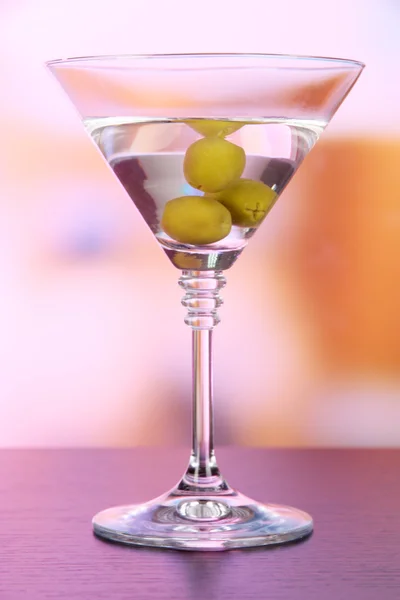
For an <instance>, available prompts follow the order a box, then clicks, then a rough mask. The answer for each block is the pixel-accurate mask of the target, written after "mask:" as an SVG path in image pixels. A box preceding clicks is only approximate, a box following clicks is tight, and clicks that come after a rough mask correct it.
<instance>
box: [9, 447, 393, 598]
mask: <svg viewBox="0 0 400 600" xmlns="http://www.w3.org/2000/svg"><path fill="white" fill-rule="evenodd" d="M218 454H219V462H220V466H221V468H222V471H223V472H224V475H225V476H226V477H227V478H228V480H229V481H230V483H231V485H233V486H234V487H237V488H239V489H240V490H241V491H244V492H245V493H246V494H247V495H249V496H252V497H255V498H257V499H259V500H263V501H270V502H275V503H285V504H292V505H294V506H298V507H299V508H303V509H304V510H307V511H308V512H310V513H311V514H312V515H313V517H314V520H315V532H314V534H313V536H312V537H311V538H309V539H308V540H306V541H303V542H300V543H297V544H290V545H286V546H279V547H270V548H258V549H251V550H233V551H232V550H231V551H227V552H218V553H207V552H205V553H200V552H179V551H175V550H161V549H146V548H135V547H126V546H120V545H117V544H111V543H107V542H103V541H101V540H99V539H97V538H95V537H94V536H93V535H92V533H91V523H90V521H91V517H92V515H93V514H94V513H96V512H97V511H99V510H101V509H103V508H106V507H109V506H113V505H116V504H125V503H127V502H141V501H144V500H146V499H150V498H151V497H154V496H156V495H158V494H160V493H162V492H164V491H166V490H167V489H168V488H170V487H172V486H173V484H174V483H176V481H177V480H178V478H179V476H180V475H181V473H182V471H183V470H184V467H185V466H186V462H187V454H186V453H185V452H184V451H183V450H180V449H165V448H140V449H133V450H2V451H0V508H1V510H0V520H1V522H0V599H1V600H19V599H20V598H21V599H27V600H38V599H40V600H51V599H53V598H57V599H60V600H61V599H65V600H74V599H78V598H79V599H82V600H92V599H96V600H103V599H104V600H105V599H107V600H128V599H129V600H140V599H142V598H143V599H150V598H151V599H152V600H158V599H160V600H164V599H165V600H181V599H184V600H197V599H200V598H201V599H202V600H203V599H205V600H225V599H226V600H228V599H229V600H232V599H238V600H250V599H252V600H253V599H271V600H287V599H291V600H292V599H294V600H297V599H300V600H302V599H303V598H304V599H307V600H331V599H332V600H333V599H335V600H347V599H349V600H350V599H351V600H361V599H362V600H399V598H400V550H399V548H400V512H399V511H400V450H399V451H397V450H264V449H263V450H259V449H248V448H222V449H221V450H220V451H219V453H218Z"/></svg>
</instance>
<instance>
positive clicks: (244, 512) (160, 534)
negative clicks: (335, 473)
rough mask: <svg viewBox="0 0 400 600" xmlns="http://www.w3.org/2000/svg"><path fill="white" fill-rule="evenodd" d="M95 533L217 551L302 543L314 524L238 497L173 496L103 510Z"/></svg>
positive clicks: (163, 545)
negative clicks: (300, 541)
mask: <svg viewBox="0 0 400 600" xmlns="http://www.w3.org/2000/svg"><path fill="white" fill-rule="evenodd" d="M93 528H94V532H95V534H96V535H98V536H100V537H102V538H106V539H108V540H112V541H115V542H121V543H124V544H132V545H139V546H156V547H159V548H174V549H176V550H208V551H214V550H230V549H233V548H249V547H254V546H267V545H270V544H282V543H284V542H291V541H294V540H298V539H301V538H304V537H305V536H307V535H309V534H310V533H311V532H312V529H313V521H312V518H311V517H310V515H308V514H307V513H305V512H302V511H300V510H297V509H295V508H291V507H289V506H275V505H273V504H266V505H264V504H259V503H258V502H254V501H253V500H250V499H249V498H246V496H243V495H242V494H238V493H237V492H230V493H229V494H227V495H210V496H208V495H207V496H205V495H204V496H203V495H201V496H189V495H187V496H186V495H182V494H178V495H177V494H175V493H174V492H171V493H170V494H167V495H165V496H161V497H160V498H157V499H156V500H153V501H151V502H148V503H146V504H136V505H132V506H119V507H116V508H110V509H108V510H104V511H102V512H100V513H98V514H97V515H96V516H95V517H94V519H93Z"/></svg>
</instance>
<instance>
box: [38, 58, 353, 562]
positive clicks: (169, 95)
mask: <svg viewBox="0 0 400 600" xmlns="http://www.w3.org/2000/svg"><path fill="white" fill-rule="evenodd" d="M48 67H49V69H50V71H51V72H52V73H53V75H54V76H55V77H56V79H57V80H58V82H59V83H60V84H61V86H62V87H63V88H64V90H65V91H66V92H67V94H68V96H69V97H70V99H71V100H72V102H73V104H74V105H75V107H76V108H77V110H78V112H79V114H80V116H81V118H82V121H83V124H84V126H85V129H86V131H87V132H88V134H89V136H90V137H91V139H92V140H93V142H94V143H95V145H96V146H97V148H98V149H99V150H100V152H101V154H102V155H103V157H104V158H105V160H106V162H107V164H108V165H109V167H110V168H111V169H112V171H113V172H114V174H115V176H116V178H117V180H119V182H120V183H121V184H122V186H123V187H124V188H125V190H126V192H127V195H128V197H129V198H130V199H131V201H132V202H133V204H135V206H136V207H137V209H138V210H139V211H140V213H141V215H142V217H143V218H144V220H145V221H146V223H147V225H148V226H149V227H150V229H151V230H152V232H153V233H154V236H155V238H156V239H157V241H158V243H159V245H160V246H161V248H162V249H163V250H164V252H165V254H166V256H167V257H168V259H169V260H170V261H171V262H172V264H173V265H174V266H175V267H177V268H178V269H180V270H181V271H182V273H181V276H180V279H179V284H180V285H181V286H182V288H183V290H184V297H183V301H182V303H183V305H184V306H185V307H186V309H187V314H186V318H185V322H186V323H187V324H188V325H189V326H190V327H191V329H192V349H193V446H192V452H191V455H190V460H189V465H188V468H187V470H186V472H185V474H184V475H183V477H182V479H181V480H180V481H179V483H178V484H177V485H176V486H175V487H174V488H173V489H172V490H171V491H169V492H167V493H166V494H164V495H162V496H160V497H159V498H156V499H155V500H151V501H150V502H147V503H146V504H141V505H127V506H121V507H116V508H110V509H107V510H104V511H102V512H100V513H99V514H97V515H96V516H95V517H94V519H93V527H94V531H95V533H96V534H97V535H98V536H101V537H103V538H107V539H109V540H114V541H118V542H123V543H126V544H136V545H145V546H158V547H164V548H175V549H182V550H226V549H230V548H243V547H249V546H264V545H268V544H279V543H282V542H288V541H292V540H296V539H300V538H303V537H305V536H307V535H309V534H310V533H311V531H312V528H313V522H312V518H311V517H310V516H309V515H308V514H307V513H305V512H303V511H301V510H298V509H295V508H291V507H288V506H277V505H273V504H261V503H259V502H256V501H254V500H252V499H250V498H247V497H246V496H244V495H243V494H241V493H239V492H237V491H236V490H234V489H233V488H231V487H230V485H229V484H228V482H227V481H226V480H225V479H224V477H223V476H222V474H221V472H220V470H219V468H218V464H217V460H216V457H215V453H214V441H213V414H212V404H213V400H212V360H211V351H212V344H211V342H212V332H213V329H214V327H215V326H216V325H217V324H218V322H219V316H218V308H219V306H220V305H221V303H222V299H221V297H220V290H221V288H223V287H224V285H225V282H226V280H225V275H224V272H225V270H227V269H229V268H230V267H231V266H232V265H233V264H234V262H235V261H236V260H237V258H238V256H239V255H240V254H241V252H242V251H243V249H244V248H245V247H246V245H247V243H248V241H249V240H250V238H251V237H252V236H253V235H254V234H255V232H256V231H257V229H258V228H259V226H260V225H261V223H262V221H263V220H264V218H265V217H266V215H267V214H268V212H269V211H270V210H271V208H272V206H273V205H274V203H275V202H276V200H277V199H278V197H279V196H280V194H281V193H282V191H283V190H284V189H285V187H286V185H287V184H288V182H289V181H290V179H291V178H292V177H293V175H294V174H295V172H296V170H297V169H298V167H299V165H300V164H301V162H302V161H303V159H304V158H305V156H306V155H307V154H308V152H309V151H310V150H311V149H312V147H313V146H314V144H315V143H316V142H317V140H318V138H319V136H320V135H321V133H322V132H323V130H324V129H325V127H326V125H327V124H328V123H329V121H330V119H331V118H332V116H333V115H334V113H335V112H336V110H337V109H338V107H339V106H340V104H341V103H342V101H343V100H344V98H345V97H346V95H347V94H348V92H349V91H350V89H351V88H352V86H353V85H354V83H355V82H356V80H357V78H358V77H359V75H360V73H361V71H362V69H363V65H362V64H361V63H359V62H356V61H351V60H341V59H328V58H313V57H298V56H283V55H282V56H281V55H256V54H252V55H250V54H248V55H240V54H213V55H211V54H203V55H201V54H198V55H152V56H101V57H86V58H71V59H67V60H56V61H51V62H49V63H48ZM144 260H145V258H144ZM149 476H151V477H156V476H157V464H154V469H153V472H152V473H150V474H149Z"/></svg>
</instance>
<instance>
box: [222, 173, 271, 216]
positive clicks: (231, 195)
mask: <svg viewBox="0 0 400 600" xmlns="http://www.w3.org/2000/svg"><path fill="white" fill-rule="evenodd" d="M276 196H277V195H276V193H275V192H274V191H273V190H272V189H271V188H270V187H268V186H267V185H265V183H262V182H261V181H253V180H252V179H239V181H236V182H234V183H232V184H231V185H229V186H228V187H226V188H225V189H224V190H223V191H222V192H219V193H218V194H214V195H213V198H214V199H216V200H218V202H221V204H223V205H224V206H225V207H226V208H227V209H228V210H229V212H230V213H231V216H232V223H233V225H239V226H240V227H257V225H259V224H260V223H261V221H262V220H263V219H264V217H265V215H266V214H267V213H268V211H269V210H270V209H271V208H272V206H273V204H274V202H275V200H276Z"/></svg>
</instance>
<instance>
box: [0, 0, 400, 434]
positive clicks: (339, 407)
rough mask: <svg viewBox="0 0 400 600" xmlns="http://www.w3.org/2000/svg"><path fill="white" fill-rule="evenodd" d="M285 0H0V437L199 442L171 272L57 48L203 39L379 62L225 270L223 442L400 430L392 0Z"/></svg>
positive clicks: (186, 337)
mask: <svg viewBox="0 0 400 600" xmlns="http://www.w3.org/2000/svg"><path fill="white" fill-rule="evenodd" d="M278 4H279V6H271V5H270V3H265V2H261V0H260V1H259V2H257V1H256V0H248V1H247V2H246V11H244V14H241V13H240V7H239V5H238V8H237V9H235V10H233V6H232V2H228V1H227V0H221V2H219V3H216V2H213V1H211V0H204V1H203V2H202V3H201V6H200V7H197V8H196V7H195V6H193V7H192V8H191V9H190V10H193V14H192V15H190V14H189V15H188V8H187V4H186V3H184V2H183V0H171V1H169V2H168V3H157V2H148V3H142V2H139V1H137V0H136V1H134V2H132V1H129V2H128V0H124V1H122V0H114V1H113V2H112V3H109V2H98V1H94V0H89V1H86V2H85V1H83V0H82V2H78V1H72V0H69V1H68V2H67V1H66V0H60V1H57V2H50V0H36V1H31V2H30V1H28V0H15V1H13V2H11V1H4V0H3V2H2V3H0V50H1V57H2V60H1V62H0V82H1V88H0V89H1V95H0V106H1V112H0V123H1V133H2V136H1V146H0V158H1V160H0V207H1V217H2V218H1V219H0V278H1V289H2V293H1V296H0V332H1V334H0V364H1V377H0V445H2V446H58V445H62V446H84V445H135V444H158V443H168V442H171V443H176V442H177V441H179V442H180V443H182V444H183V443H189V418H190V416H189V415H190V332H189V330H188V329H187V328H186V327H185V325H184V324H183V315H184V311H183V308H182V307H181V306H180V296H181V291H180V290H179V288H178V286H177V284H176V281H177V278H178V275H179V273H178V271H176V270H175V269H174V268H173V267H171V266H170V265H169V264H168V262H167V260H166V258H165V256H164V255H163V253H162V251H161V250H160V249H159V248H158V246H157V244H156V242H155V241H154V239H153V238H152V236H151V233H150V232H149V231H148V230H147V229H146V226H145V225H144V223H142V221H141V218H140V216H139V215H138V214H137V213H136V212H135V210H133V208H132V205H131V203H130V202H129V201H127V199H126V197H125V196H124V193H123V191H121V189H120V187H119V186H118V185H117V184H116V183H115V182H114V180H113V177H112V175H111V173H110V172H109V171H108V170H107V168H106V167H105V165H104V164H103V161H102V159H101V157H100V156H99V155H98V154H97V153H96V152H95V151H94V149H93V146H92V144H91V142H90V141H89V140H88V139H86V134H85V133H84V131H83V128H82V126H81V124H80V123H79V120H78V118H77V116H76V113H75V111H74V109H73V107H72V106H71V105H70V104H69V102H68V99H67V98H66V97H65V95H64V94H63V92H62V91H61V89H60V88H59V87H58V86H57V84H56V83H55V82H54V80H52V79H51V77H50V76H49V75H48V73H47V72H46V70H45V68H44V66H43V63H44V61H45V60H48V59H51V58H58V57H61V56H67V55H85V54H99V53H101V54H104V53H129V52H132V53H133V52H190V51H238V52H240V51H248V52H285V53H301V54H308V53H309V54H317V55H328V56H329V55H333V56H341V57H345V58H346V57H348V58H354V59H359V60H362V61H364V62H366V63H367V68H366V70H365V71H364V73H363V75H362V77H361V79H360V81H359V82H358V84H357V85H356V87H355V89H354V90H353V92H352V93H351V95H350V96H349V98H348V99H347V100H346V102H345V103H344V105H343V106H342V107H341V109H340V111H339V112H338V114H337V116H336V117H335V119H334V120H333V122H332V123H331V125H330V126H329V128H328V130H327V132H326V133H325V134H324V136H323V138H322V141H321V142H320V143H319V145H317V147H316V148H315V149H314V150H313V152H312V154H311V155H310V156H309V157H308V158H307V160H306V161H305V163H304V165H303V167H302V168H301V170H300V171H299V173H298V175H297V177H296V178H295V180H294V181H293V182H292V183H291V184H290V186H289V188H288V189H287V191H286V192H285V194H284V195H283V197H282V199H281V200H280V203H279V204H278V205H277V206H276V207H275V208H274V211H273V212H272V213H271V215H270V217H269V219H268V222H267V223H266V224H265V225H264V226H263V228H262V230H261V231H260V232H259V233H258V235H257V236H256V237H255V239H254V241H252V243H251V244H250V246H249V248H248V249H247V250H246V252H245V253H244V255H243V256H242V257H241V259H240V260H239V262H238V263H237V265H236V266H235V267H234V268H233V269H232V270H231V271H230V272H229V273H228V282H229V283H228V287H227V288H226V290H225V291H224V297H225V305H224V307H223V308H222V309H221V316H222V324H221V325H220V326H219V327H218V328H217V330H216V332H215V392H216V417H217V436H218V437H217V441H218V442H219V443H231V442H237V443H242V444H274V445H307V446H309V445H361V446H364V445H377V446H381V445H400V375H399V371H400V325H399V317H398V307H399V305H400V277H399V274H400V203H399V200H400V169H399V164H400V137H399V136H400V86H398V81H397V80H398V76H397V72H398V59H399V56H400V42H399V41H398V35H397V32H398V29H399V17H400V10H399V8H398V7H397V3H396V2H394V1H392V0H386V1H376V2H375V1H374V0H370V1H362V0H355V1H354V2H352V3H349V2H347V1H346V0H337V1H336V2H335V4H334V7H333V5H332V7H331V8H330V9H329V8H328V7H329V6H330V3H323V2H319V1H317V0H307V1H305V2H302V3H301V6H300V5H299V3H297V2H294V0H292V1H289V0H286V1H285V0H282V1H281V2H279V3H278ZM205 31H206V32H207V35H205V34H204V32H205ZM143 257H145V260H143ZM239 340H240V341H239Z"/></svg>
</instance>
